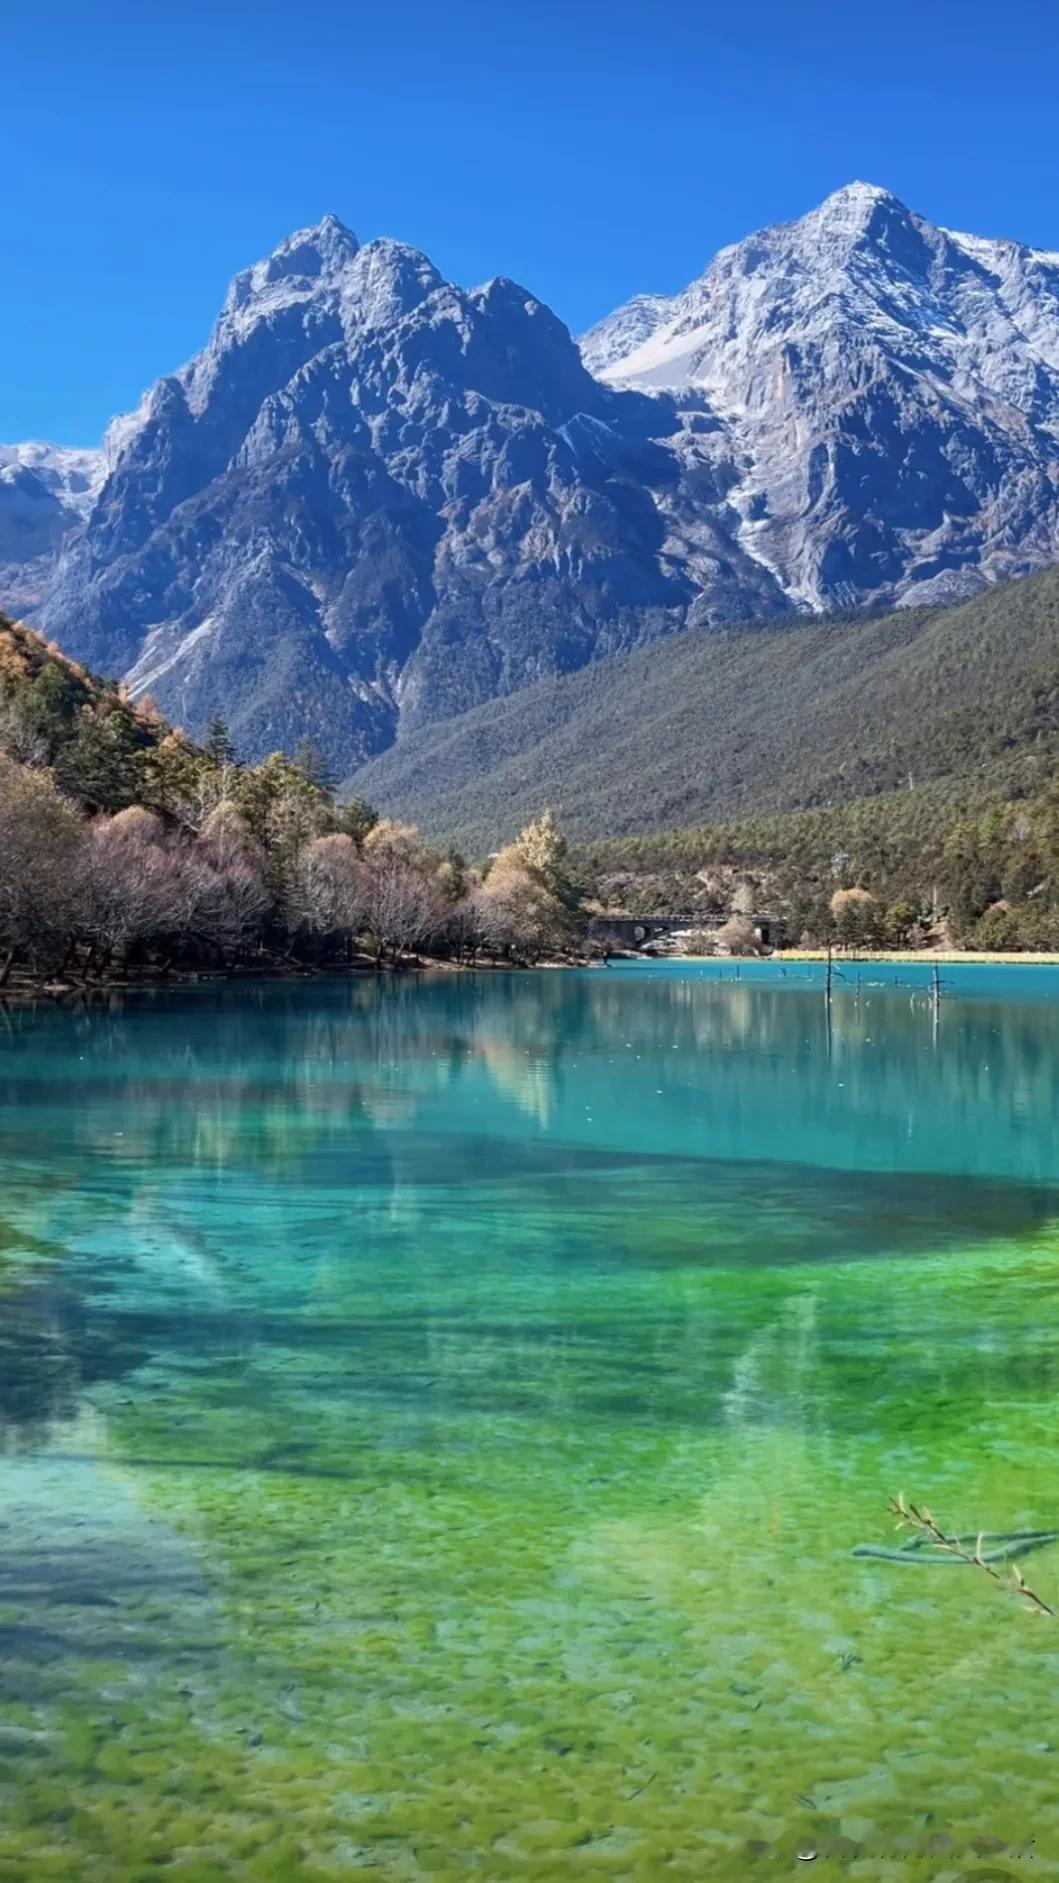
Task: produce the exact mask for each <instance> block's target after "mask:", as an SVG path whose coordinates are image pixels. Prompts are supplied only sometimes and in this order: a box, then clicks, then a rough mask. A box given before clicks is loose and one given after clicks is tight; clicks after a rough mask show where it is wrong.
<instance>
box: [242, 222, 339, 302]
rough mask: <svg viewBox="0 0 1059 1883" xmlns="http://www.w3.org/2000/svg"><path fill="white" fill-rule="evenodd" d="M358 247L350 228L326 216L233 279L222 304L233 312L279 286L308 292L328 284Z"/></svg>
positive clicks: (289, 237) (289, 238) (288, 239)
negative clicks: (315, 285) (311, 285)
mask: <svg viewBox="0 0 1059 1883" xmlns="http://www.w3.org/2000/svg"><path fill="white" fill-rule="evenodd" d="M359 248H360V244H359V242H358V241H357V238H356V236H355V235H354V234H353V231H352V229H347V228H346V226H345V224H344V223H342V222H340V221H339V220H338V217H337V216H332V215H327V216H325V217H324V219H323V221H322V222H319V223H317V224H316V225H315V227H313V228H310V229H298V230H296V231H295V233H294V234H293V235H289V236H288V237H287V238H286V240H285V241H283V242H281V243H280V244H279V246H278V248H275V249H274V250H273V251H272V254H271V255H267V256H266V257H265V259H264V261H259V262H254V263H253V265H252V266H251V267H250V268H244V269H243V270H242V272H241V273H240V274H238V275H236V276H235V279H234V280H233V281H232V284H231V286H230V288H229V289H228V297H227V300H226V302H225V312H226V313H236V312H237V311H239V310H240V309H242V308H245V307H247V306H248V305H249V304H250V303H252V302H254V301H257V300H259V299H261V298H262V297H267V296H269V295H270V293H272V292H273V291H274V290H275V289H276V288H277V286H278V285H279V284H280V283H288V284H291V285H292V286H295V287H296V288H297V290H298V291H300V292H302V293H305V292H311V287H310V284H311V283H313V282H321V281H323V282H330V281H333V280H334V279H335V277H336V276H339V275H341V274H342V272H343V271H344V270H345V269H346V268H348V266H349V264H350V263H351V262H352V261H353V259H354V258H355V256H356V255H357V253H358V251H359Z"/></svg>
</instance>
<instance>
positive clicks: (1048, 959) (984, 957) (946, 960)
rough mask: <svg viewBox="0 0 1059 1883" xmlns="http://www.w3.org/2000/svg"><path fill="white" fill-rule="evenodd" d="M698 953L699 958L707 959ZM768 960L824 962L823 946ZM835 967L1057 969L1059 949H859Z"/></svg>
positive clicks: (786, 951) (782, 951)
mask: <svg viewBox="0 0 1059 1883" xmlns="http://www.w3.org/2000/svg"><path fill="white" fill-rule="evenodd" d="M709 958H710V957H708V956H700V957H699V959H700V960H706V959H709ZM765 958H767V959H768V960H770V961H821V962H825V963H826V961H827V958H828V957H827V949H826V948H777V950H776V952H775V954H772V955H769V956H767V957H765ZM831 959H832V961H833V962H834V964H835V966H836V967H856V966H857V964H858V962H867V963H868V964H869V965H870V964H873V963H876V962H877V963H881V964H883V965H885V963H886V962H888V961H892V962H897V963H901V964H903V965H904V966H908V965H910V964H914V963H916V962H919V963H922V965H923V966H924V967H929V966H931V964H933V963H936V964H937V965H938V966H939V967H943V968H958V967H961V966H963V967H968V968H974V967H979V968H1008V967H1011V968H1015V967H1029V968H1059V952H1055V951H1052V952H1048V951H1046V950H1033V949H1027V950H1024V951H1020V952H1016V951H1015V950H1014V949H1012V950H1010V951H1009V952H1007V953H1001V952H1000V951H998V950H996V949H988V948H967V949H962V948H880V949H867V948H866V949H863V950H858V952H857V953H856V954H845V953H843V954H839V953H838V952H837V951H836V952H835V953H833V954H832V956H831Z"/></svg>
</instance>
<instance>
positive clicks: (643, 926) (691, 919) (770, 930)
mask: <svg viewBox="0 0 1059 1883" xmlns="http://www.w3.org/2000/svg"><path fill="white" fill-rule="evenodd" d="M734 914H735V911H734V910H732V909H720V910H711V911H709V912H706V913H704V912H703V911H701V910H692V911H691V912H689V913H688V914H685V915H594V916H593V917H592V919H591V921H590V922H589V925H588V939H589V941H591V942H595V943H596V944H597V946H599V947H601V948H627V949H634V950H635V949H647V948H650V947H651V946H652V944H656V943H659V942H666V941H668V939H669V937H670V936H671V935H675V934H678V933H679V932H680V931H681V930H687V929H718V928H723V927H724V925H725V923H726V922H730V921H731V920H732V917H733V915H734ZM747 919H748V920H749V921H752V923H753V928H754V933H755V935H756V936H757V938H758V940H759V941H760V942H761V943H762V945H763V946H764V947H766V948H770V947H778V946H779V942H780V924H779V923H778V922H777V921H776V918H775V917H774V916H771V915H756V916H752V917H748V918H747Z"/></svg>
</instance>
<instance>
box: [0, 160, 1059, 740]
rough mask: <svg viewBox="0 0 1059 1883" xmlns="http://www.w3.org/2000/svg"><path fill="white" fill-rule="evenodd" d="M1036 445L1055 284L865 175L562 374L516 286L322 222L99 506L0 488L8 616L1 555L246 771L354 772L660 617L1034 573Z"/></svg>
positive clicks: (1055, 272) (1051, 512)
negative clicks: (318, 756)
mask: <svg viewBox="0 0 1059 1883" xmlns="http://www.w3.org/2000/svg"><path fill="white" fill-rule="evenodd" d="M588 369H591V371H590V370H588ZM1057 455H1059V258H1057V257H1056V256H1054V255H1050V254H1048V253H1047V252H1045V251H1043V250H1029V249H1026V248H1023V247H1021V246H1020V245H1019V244H1017V243H1011V242H1002V241H993V240H986V239H985V238H979V237H973V236H965V235H953V234H951V233H949V232H948V231H946V230H944V229H942V228H939V227H935V226H934V225H932V224H931V223H930V222H928V221H927V220H926V219H925V218H924V217H922V216H920V215H918V214H916V213H915V212H914V211H912V210H910V209H908V208H907V207H906V206H905V205H904V204H903V203H901V202H900V201H899V200H898V199H897V198H896V197H895V196H893V195H892V194H891V193H890V192H888V191H886V190H884V189H881V188H879V187H878V186H876V185H873V184H868V183H863V182H856V183H852V184H848V185H846V186H845V187H844V188H843V189H841V190H837V191H836V192H835V193H834V194H833V195H832V196H830V197H828V198H827V200H826V201H825V202H823V203H822V204H820V205H819V206H818V207H817V208H816V209H814V210H811V211H810V212H809V213H808V214H807V215H805V216H803V217H801V218H800V219H799V220H798V221H795V222H789V223H785V224H781V225H777V226H776V227H773V228H769V229H764V230H761V231H759V232H758V233H757V234H755V235H751V236H749V237H747V238H746V240H745V241H743V242H739V243H736V244H734V245H732V246H730V247H728V248H726V249H723V250H722V251H721V252H720V253H719V254H718V255H717V256H716V257H715V259H714V261H713V262H712V263H711V264H710V266H709V267H708V268H707V269H706V270H705V272H704V273H703V274H702V275H701V276H700V277H699V278H698V279H697V280H696V281H693V282H692V283H691V284H690V285H689V287H688V288H687V289H685V290H684V292H683V293H681V294H678V295H674V296H672V297H666V296H661V295H656V294H641V295H638V296H636V297H635V298H634V299H633V300H632V301H630V302H629V303H628V304H627V305H626V306H625V307H623V308H620V309H619V310H618V311H617V312H616V313H615V314H614V315H612V316H610V317H609V318H608V319H607V320H605V321H603V322H601V323H600V324H599V325H598V326H597V327H596V328H595V329H594V330H593V332H592V333H591V334H590V335H588V336H586V337H585V339H584V341H583V343H582V347H581V349H580V351H579V350H578V348H577V347H576V346H575V344H574V343H573V342H572V340H571V338H570V335H569V333H568V331H567V329H566V327H565V326H564V325H563V323H562V321H561V320H560V319H559V318H558V317H557V316H556V315H555V314H554V313H553V312H552V311H551V309H550V308H548V307H546V306H545V305H544V303H543V302H541V301H540V300H539V299H537V298H536V297H535V296H534V295H533V294H532V293H531V292H530V291H529V290H527V289H526V288H524V287H521V286H519V284H518V283H516V282H513V281H510V280H507V279H505V278H504V277H497V278H496V279H494V280H491V281H488V282H487V283H486V284H485V285H484V286H482V287H479V288H474V289H471V290H469V291H467V290H465V289H463V288H462V287H458V286H456V285H454V284H453V283H450V282H446V281H445V280H444V279H443V277H442V276H441V275H440V273H439V272H438V270H437V269H436V268H435V267H434V266H433V264H432V263H431V262H430V260H429V259H428V258H427V257H426V256H425V255H423V254H421V253H420V252H419V251H418V250H416V249H414V248H411V247H409V246H408V245H406V244H404V243H401V242H398V241H394V240H390V239H389V238H380V239H376V240H372V241H368V242H365V243H364V244H361V243H359V242H358V241H357V238H356V237H355V236H354V235H353V234H352V233H351V231H350V230H348V229H347V228H346V227H345V226H344V225H343V224H342V223H340V222H339V221H338V219H337V218H336V217H326V218H325V219H324V220H323V221H322V222H321V223H319V224H317V225H316V226H315V227H314V228H311V229H305V230H300V231H298V232H297V233H296V234H294V235H292V236H290V237H289V238H288V239H287V240H286V241H284V242H282V243H280V245H279V247H278V248H277V249H276V250H275V251H274V252H273V254H272V255H271V256H269V257H267V258H266V259H265V260H264V261H261V262H258V263H256V264H254V266H253V267H251V268H249V269H246V270H244V271H243V272H242V273H241V274H240V275H238V276H237V277H236V280H235V282H234V283H233V285H232V288H231V290H230V292H229V295H228V298H227V301H226V302H225V305H224V309H223V311H222V313H221V316H220V319H219V320H218V323H217V326H216V327H215V329H214V332H213V334H212V336H211V337H210V338H209V340H208V342H207V344H206V346H205V347H204V349H203V350H202V352H201V353H199V354H198V355H197V356H196V357H195V358H194V359H193V360H192V361H191V362H190V363H189V364H188V365H186V366H184V367H182V368H180V369H179V370H177V371H176V372H174V373H171V374H169V375H168V376H167V377H165V378H163V379H161V380H159V381H158V383H157V384H156V386H155V387H154V388H153V389H152V391H151V392H150V393H149V394H148V395H147V397H146V398H145V400H144V401H143V403H142V405H141V407H140V409H139V410H138V411H137V412H135V413H133V414H131V415H129V416H128V417H126V418H124V419H122V420H121V421H119V422H118V423H117V425H116V426H115V427H114V428H113V429H112V431H111V434H110V437H109V440H108V449H107V474H106V477H105V479H104V481H103V482H102V484H101V485H100V487H99V488H96V486H95V484H94V483H93V485H92V488H91V491H89V492H87V493H85V492H82V493H74V492H72V491H71V492H70V493H68V494H66V495H62V497H61V501H60V500H55V501H53V500H52V499H47V493H46V492H45V491H44V487H43V485H42V484H41V480H40V478H39V477H38V476H37V473H36V468H35V467H34V466H32V465H30V464H28V463H25V462H23V463H22V464H21V465H20V466H19V467H17V469H16V470H12V471H11V472H10V473H9V474H5V477H4V478H3V479H0V486H2V487H0V512H2V508H3V499H4V493H5V491H7V503H8V521H9V528H8V542H9V544H14V550H13V551H11V553H10V556H9V567H8V570H7V572H6V573H5V572H4V571H3V570H2V569H0V584H2V587H0V604H2V602H3V601H4V599H5V598H9V597H10V594H11V592H12V587H13V586H14V585H15V584H16V583H17V580H18V579H19V578H18V575H17V569H18V567H23V566H25V567H28V566H29V563H28V561H26V562H25V563H24V564H20V563H19V561H18V556H19V553H20V552H19V548H18V546H19V545H20V544H24V545H26V557H27V558H28V557H29V555H30V551H31V549H32V550H33V553H34V554H35V555H36V556H37V561H36V563H35V564H34V569H35V573H34V575H33V578H32V579H33V581H34V582H37V583H38V584H39V583H40V581H41V580H43V578H44V576H45V574H46V571H47V569H48V568H49V566H52V565H54V566H53V573H52V574H51V577H50V580H49V581H48V585H47V589H46V593H45V595H44V599H43V603H42V605H41V608H40V611H39V616H38V619H39V621H40V623H41V625H42V626H43V627H44V628H45V629H46V631H47V632H48V633H50V634H52V635H53V636H54V637H55V638H56V639H57V640H58V641H59V642H60V644H62V645H64V646H65V647H66V648H67V649H68V650H69V651H70V652H71V653H72V654H74V655H76V656H78V657H80V658H82V659H84V660H86V661H87V662H89V664H91V665H92V666H94V667H95V668H96V669H97V670H100V671H109V672H117V673H124V674H125V675H126V676H127V677H128V679H129V683H130V685H131V686H132V688H133V690H134V691H135V692H137V693H141V692H143V691H150V692H152V693H153V694H155V696H156V697H157V698H158V700H159V703H160V704H161V705H162V707H163V708H164V710H166V711H167V712H168V713H169V714H170V715H172V716H173V717H174V718H176V719H177V720H178V721H180V722H182V723H184V724H186V725H188V726H189V727H190V729H191V730H192V731H196V730H200V729H201V728H202V727H203V726H204V724H205V723H206V721H207V720H208V718H209V717H210V716H211V714H213V713H215V712H217V711H218V710H219V711H221V712H223V713H224V714H225V715H226V716H227V717H228V718H229V719H230V721H231V723H232V727H233V731H234V734H235V736H236V738H237V740H238V742H239V744H240V746H241V747H242V749H243V750H244V751H245V752H246V753H247V754H248V755H260V754H261V753H262V752H264V751H268V750H271V749H273V748H274V747H276V746H279V745H286V746H291V745H295V744H297V742H298V740H299V739H300V738H301V737H302V736H304V735H305V734H307V733H309V734H311V735H312V736H313V737H314V738H316V739H317V741H318V742H319V744H320V745H321V747H322V749H323V750H324V751H325V753H326V754H327V756H328V758H329V759H330V761H331V763H332V765H333V766H334V767H335V768H336V769H342V770H351V769H352V767H353V765H354V764H355V763H356V762H357V761H358V760H359V759H361V758H363V757H364V756H366V755H368V754H369V753H371V752H374V751H377V750H379V749H381V748H383V747H385V746H386V745H388V744H389V743H390V742H391V741H392V740H393V739H394V737H395V736H396V734H397V732H398V731H399V730H400V729H401V728H402V727H404V726H410V725H412V724H414V723H416V722H417V721H421V720H423V719H430V718H438V717H445V716H447V715H450V714H453V713H457V712H459V711H461V710H463V709H464V708H465V707H468V706H471V705H473V704H475V703H477V702H478V701H481V700H483V699H486V698H490V697H493V696H495V695H499V694H504V693H507V692H509V691H511V690H513V689H515V688H517V687H519V686H522V685H524V684H526V683H527V681H531V680H535V679H539V678H541V677H543V676H545V675H547V674H551V673H557V672H567V671H570V670H572V669H576V668H577V667H580V666H583V665H585V664H586V663H587V662H589V661H592V660H595V659H599V658H601V657H604V656H606V655H609V654H612V653H615V652H617V651H619V650H621V649H625V648H629V647H632V646H635V645H638V644H640V643H642V642H644V641H648V640H651V639H652V638H654V637H656V636H658V635H661V634H665V633H668V632H670V631H672V630H673V629H674V628H676V627H680V626H683V625H686V624H689V623H690V624H702V625H704V626H709V625H712V624H715V623H719V622H724V621H732V620H737V621H738V620H746V619H751V618H761V617H763V616H774V615H777V614H779V613H781V612H783V611H784V610H785V609H790V608H792V607H793V608H797V609H799V610H807V611H813V610H818V609H823V610H829V611H835V610H838V609H855V608H858V607H862V606H865V605H872V606H882V605H890V604H894V603H898V604H901V603H906V602H910V603H914V602H936V601H941V600H947V599H951V598H953V597H954V596H955V595H967V594H970V593H973V592H974V591H975V589H977V588H980V587H982V586H984V585H985V584H987V583H990V582H994V581H997V580H1000V579H1002V578H1004V577H1006V576H1011V575H1018V574H1022V573H1028V572H1029V571H1030V570H1032V569H1034V568H1038V567H1040V566H1041V565H1042V564H1044V563H1047V562H1049V561H1054V560H1056V559H1059V472H1057V470H1056V463H1057ZM8 486H10V490H8ZM75 498H76V504H75ZM46 499H47V500H46ZM56 502H58V504H59V509H60V510H61V515H59V514H57V512H56ZM71 519H72V520H71ZM0 524H2V515H0ZM34 546H35V548H34ZM56 556H58V561H57V564H56V563H55V558H56ZM0 560H2V557H0ZM12 569H14V570H15V574H14V575H12V574H11V571H12ZM4 588H6V591H7V596H6V597H5V594H4V592H3V589H4Z"/></svg>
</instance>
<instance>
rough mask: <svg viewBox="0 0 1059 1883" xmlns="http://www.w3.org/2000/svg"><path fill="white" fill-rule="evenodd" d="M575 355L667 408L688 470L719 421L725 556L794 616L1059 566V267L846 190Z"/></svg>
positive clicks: (922, 598)
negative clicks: (746, 564)
mask: <svg viewBox="0 0 1059 1883" xmlns="http://www.w3.org/2000/svg"><path fill="white" fill-rule="evenodd" d="M582 355H583V357H584V359H585V361H586V364H587V365H589V366H590V367H591V368H592V370H593V371H595V372H597V373H598V374H599V375H600V377H601V378H603V379H604V381H605V382H606V383H608V384H611V385H615V386H624V387H637V388H640V389H642V390H651V391H654V392H656V393H658V394H664V395H665V396H666V400H668V399H669V398H675V399H676V401H677V403H678V405H679V409H680V415H681V427H680V430H679V431H678V432H677V433H676V434H674V435H673V436H672V437H671V439H670V442H671V444H672V446H673V448H674V450H675V451H676V452H677V454H678V455H681V456H686V455H687V454H688V452H689V451H690V450H691V448H692V444H691V438H692V436H693V434H694V432H695V429H696V423H697V419H698V415H699V413H700V411H701V412H702V413H705V414H706V415H707V416H708V420H709V422H710V423H711V424H712V423H714V422H715V421H716V419H717V418H718V417H719V418H720V420H721V422H722V425H723V428H724V431H725V435H726V438H727V440H728V442H729V445H730V447H731V453H732V461H733V463H734V464H736V465H737V466H738V471H737V476H736V479H735V481H733V483H732V485H731V488H730V489H729V491H728V501H729V504H730V506H731V508H732V510H733V511H734V512H735V513H736V515H737V517H738V522H737V525H736V536H737V539H738V541H739V542H740V544H741V546H742V547H743V548H745V549H746V550H747V551H748V552H749V553H750V554H751V555H752V556H754V557H755V558H756V559H760V560H761V561H762V562H764V564H765V565H766V566H767V567H768V568H769V569H770V570H772V571H773V573H774V574H775V575H776V577H777V579H778V581H779V582H780V584H781V586H782V587H783V589H784V592H785V593H786V594H787V595H788V596H789V597H790V598H791V599H792V600H793V601H794V602H795V604H796V605H801V606H806V607H809V608H811V609H814V610H817V609H834V608H836V607H858V606H864V605H865V604H866V603H868V602H871V603H878V602H882V601H885V602H894V601H904V602H906V603H908V602H913V603H918V602H928V603H929V602H938V601H945V600H956V599H958V598H959V597H960V596H962V595H967V594H972V593H975V592H977V591H978V590H979V589H980V588H982V587H983V586H984V585H985V583H986V582H987V581H995V580H1000V579H1003V578H1006V577H1008V576H1014V575H1023V574H1027V573H1029V572H1031V571H1032V570H1033V569H1035V568H1039V567H1041V566H1042V565H1043V564H1045V563H1047V562H1050V561H1052V560H1053V559H1054V558H1055V557H1056V555H1057V554H1059V525H1057V503H1059V465H1057V459H1059V255H1055V254H1049V253H1046V252H1043V251H1040V250H1036V249H1030V248H1027V247H1025V246H1023V245H1022V244H1020V243H1017V242H1010V241H986V240H984V239H982V238H980V237H977V236H968V235H960V234H954V233H952V232H951V231H949V230H946V229H939V228H935V227H934V226H933V225H932V224H931V223H929V222H927V221H926V220H925V219H924V218H923V217H921V216H918V215H915V214H914V213H913V212H911V211H910V210H908V209H906V208H905V206H904V205H903V204H902V203H900V202H899V201H898V200H897V198H896V197H894V196H892V195H890V194H889V192H888V191H886V190H882V189H879V188H877V187H876V186H874V185H872V184H866V183H854V184H851V185H849V186H847V187H846V188H845V189H843V190H839V191H837V192H836V194H835V195H834V196H831V197H829V198H828V200H827V201H826V202H825V203H823V204H822V205H821V206H820V208H819V209H817V210H814V211H813V212H812V213H811V214H810V215H808V216H805V217H803V218H802V219H801V221H799V222H794V223H788V224H784V225H781V226H779V227H776V228H773V229H766V230H764V231H763V232H761V233H760V234H758V235H754V236H751V237H749V238H748V239H747V240H746V241H744V242H740V243H737V244H736V245H735V246H733V247H731V248H727V249H723V250H722V251H721V253H720V254H719V255H718V256H717V257H716V259H715V260H714V261H713V262H712V263H711V265H710V267H709V268H708V269H707V270H706V273H705V274H704V275H703V276H702V277H701V278H700V279H699V280H698V281H695V282H693V283H692V284H691V286H690V287H689V288H687V289H686V290H685V291H684V293H683V294H680V295H677V296H675V297H674V298H673V299H671V300H666V299H664V298H663V297H659V296H640V297H638V298H637V299H636V300H635V301H633V302H630V303H629V304H628V305H627V306H626V307H624V308H619V309H618V310H617V312H616V313H615V314H613V315H611V316H609V318H608V319H607V320H605V321H602V322H601V323H600V324H599V325H598V326H597V327H595V328H594V329H593V330H592V331H591V333H589V334H587V335H585V336H584V339H583V341H582ZM667 409H668V407H667V404H666V403H663V404H662V406H661V408H660V416H661V415H662V413H664V412H665V411H666V410H667Z"/></svg>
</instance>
